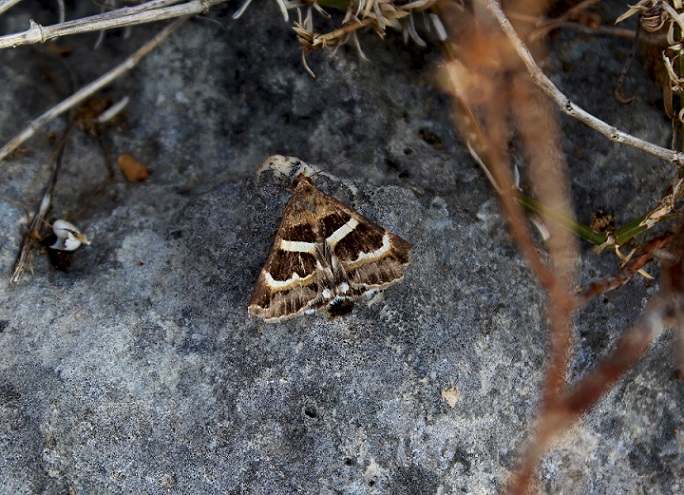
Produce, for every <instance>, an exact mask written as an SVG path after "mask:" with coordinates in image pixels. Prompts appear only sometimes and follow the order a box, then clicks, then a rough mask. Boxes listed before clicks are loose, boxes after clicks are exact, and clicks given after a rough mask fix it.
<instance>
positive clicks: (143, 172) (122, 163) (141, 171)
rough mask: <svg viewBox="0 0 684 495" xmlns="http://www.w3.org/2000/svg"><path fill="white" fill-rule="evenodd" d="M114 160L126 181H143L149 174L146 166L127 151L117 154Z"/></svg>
mask: <svg viewBox="0 0 684 495" xmlns="http://www.w3.org/2000/svg"><path fill="white" fill-rule="evenodd" d="M116 161H117V163H118V164H119V168H120V169H121V171H122V172H123V174H124V176H125V177H126V180H127V181H128V182H143V181H145V180H147V178H148V177H149V176H150V172H149V171H148V170H147V167H145V165H143V164H142V163H140V162H139V161H138V160H136V159H135V158H134V157H133V156H132V155H129V154H128V153H124V154H122V155H119V158H117V160H116Z"/></svg>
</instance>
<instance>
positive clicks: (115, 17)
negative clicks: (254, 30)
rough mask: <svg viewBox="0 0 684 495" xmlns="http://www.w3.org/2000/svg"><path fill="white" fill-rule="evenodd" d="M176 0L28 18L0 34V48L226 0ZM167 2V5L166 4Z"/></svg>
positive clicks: (169, 16) (156, 18) (122, 24)
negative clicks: (68, 17)
mask: <svg viewBox="0 0 684 495" xmlns="http://www.w3.org/2000/svg"><path fill="white" fill-rule="evenodd" d="M179 1H180V0H154V1H151V2H146V3H143V4H142V5H138V6H136V7H125V8H121V9H116V10H112V11H110V12H105V13H102V14H97V15H93V16H90V17H84V18H82V19H77V20H74V21H68V22H62V23H59V24H55V25H52V26H41V25H40V24H37V23H36V22H34V21H31V25H30V27H29V29H27V30H26V31H24V32H22V33H15V34H8V35H6V36H0V49H4V48H10V47H12V48H13V47H16V46H20V45H27V44H34V43H44V42H46V41H47V40H49V39H52V38H56V37H58V36H67V35H72V34H80V33H88V32H92V31H100V30H102V29H112V28H121V27H125V26H134V25H136V24H145V23H148V22H155V21H162V20H164V19H172V18H175V17H182V16H188V15H194V14H201V13H203V12H206V11H207V10H209V9H210V8H211V7H213V6H215V5H218V4H220V3H224V2H226V1H227V0H190V1H188V2H185V3H183V4H182V5H173V4H176V3H178V2H179ZM170 5H171V6H170Z"/></svg>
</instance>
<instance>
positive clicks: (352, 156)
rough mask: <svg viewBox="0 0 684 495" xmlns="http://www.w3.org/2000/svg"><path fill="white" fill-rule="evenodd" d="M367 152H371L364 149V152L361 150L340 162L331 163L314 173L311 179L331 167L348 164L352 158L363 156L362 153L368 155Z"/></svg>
mask: <svg viewBox="0 0 684 495" xmlns="http://www.w3.org/2000/svg"><path fill="white" fill-rule="evenodd" d="M369 151H371V150H370V149H365V150H362V151H358V152H356V153H354V154H353V155H351V156H348V157H347V158H343V159H342V160H340V161H338V162H335V163H333V164H332V165H328V166H327V167H325V168H322V169H320V170H319V171H317V172H315V173H314V174H313V175H312V177H313V176H314V175H318V174H320V173H323V172H326V171H328V170H330V169H331V168H333V167H337V166H338V165H342V164H343V163H345V162H348V161H350V160H352V159H353V158H357V157H358V156H359V155H362V154H364V153H368V152H369Z"/></svg>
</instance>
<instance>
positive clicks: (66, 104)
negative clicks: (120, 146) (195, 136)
mask: <svg viewBox="0 0 684 495" xmlns="http://www.w3.org/2000/svg"><path fill="white" fill-rule="evenodd" d="M187 19H188V17H182V18H180V19H177V20H176V21H174V22H173V23H171V24H169V25H168V26H166V27H165V28H164V29H162V30H161V31H160V32H159V34H157V35H156V36H155V37H154V38H152V39H151V40H150V41H148V42H147V43H145V45H143V46H142V47H141V48H140V49H138V50H137V51H136V52H135V53H133V54H132V55H131V56H130V57H128V58H127V59H126V60H124V61H123V62H122V63H121V64H119V65H117V66H116V67H114V68H113V69H112V70H110V71H109V72H107V73H106V74H104V75H102V76H101V77H99V78H98V79H96V80H95V81H93V82H92V83H90V84H88V85H87V86H84V87H83V88H81V89H80V90H78V91H77V92H76V93H74V94H73V95H71V96H70V97H69V98H67V99H65V100H62V101H61V102H60V103H58V104H57V105H55V106H54V107H52V108H51V109H50V110H48V111H47V112H45V113H44V114H43V115H41V116H40V117H38V118H36V119H35V120H33V121H32V122H31V123H30V124H29V125H28V127H26V129H24V130H23V131H21V132H20V133H19V134H17V135H16V136H15V137H14V138H12V139H11V140H10V141H9V142H8V143H7V144H5V145H4V146H3V147H2V148H0V160H3V159H5V158H6V157H7V156H8V155H9V154H10V153H12V151H14V150H15V149H16V148H17V147H18V146H20V145H21V144H22V143H23V142H24V141H26V140H27V139H29V138H30V137H31V136H33V135H34V134H35V133H36V131H37V130H38V129H40V128H41V127H43V126H44V125H45V124H47V123H48V122H50V121H51V120H53V119H55V118H56V117H58V116H59V115H62V114H63V113H64V112H66V111H68V110H69V109H71V108H73V107H75V106H76V105H78V104H79V103H81V102H82V101H84V100H85V99H86V98H88V97H89V96H91V95H93V94H94V93H95V92H97V91H99V90H100V89H102V88H103V87H105V86H107V85H108V84H109V83H111V82H112V81H114V80H115V79H117V78H119V77H121V76H122V75H123V74H125V73H126V72H128V71H129V70H131V69H132V68H133V67H135V66H136V65H137V64H138V63H139V62H140V60H142V59H143V57H145V55H147V54H148V53H150V52H151V51H152V50H153V49H154V48H156V47H157V46H159V44H160V43H161V42H163V41H164V40H165V39H166V38H168V36H169V35H170V34H171V33H173V32H174V31H175V30H176V29H178V27H180V26H181V25H182V24H183V23H184V22H185V21H186V20H187ZM0 168H2V163H1V162H0Z"/></svg>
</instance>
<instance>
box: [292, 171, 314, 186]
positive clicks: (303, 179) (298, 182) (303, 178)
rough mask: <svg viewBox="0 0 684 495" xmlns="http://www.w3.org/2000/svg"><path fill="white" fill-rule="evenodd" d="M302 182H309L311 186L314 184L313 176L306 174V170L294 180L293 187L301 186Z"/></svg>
mask: <svg viewBox="0 0 684 495" xmlns="http://www.w3.org/2000/svg"><path fill="white" fill-rule="evenodd" d="M302 184H308V185H310V186H313V181H312V180H311V178H309V177H307V176H306V175H304V172H302V173H301V174H299V175H298V176H297V178H296V179H295V180H293V181H292V187H293V188H295V189H297V187H299V186H300V185H302Z"/></svg>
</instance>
